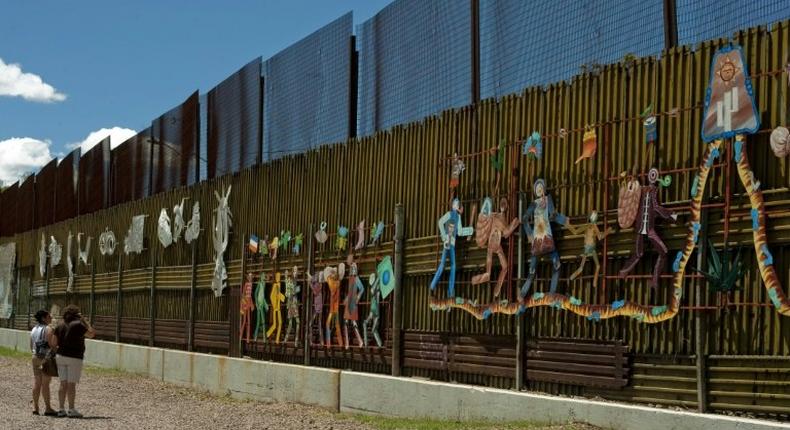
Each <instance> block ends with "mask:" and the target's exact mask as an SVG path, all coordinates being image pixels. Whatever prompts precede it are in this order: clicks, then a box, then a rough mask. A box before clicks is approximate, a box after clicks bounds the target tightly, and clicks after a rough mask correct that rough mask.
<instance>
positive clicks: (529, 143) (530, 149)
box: [521, 131, 543, 160]
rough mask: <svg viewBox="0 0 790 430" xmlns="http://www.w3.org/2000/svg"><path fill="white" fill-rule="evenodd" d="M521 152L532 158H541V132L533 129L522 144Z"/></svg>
mask: <svg viewBox="0 0 790 430" xmlns="http://www.w3.org/2000/svg"><path fill="white" fill-rule="evenodd" d="M521 154H522V155H526V156H527V158H528V159H530V160H540V159H541V158H542V157H543V143H542V142H541V139H540V133H538V132H537V131H533V132H532V134H531V135H530V136H529V137H528V138H527V140H525V141H524V144H523V145H522V146H521Z"/></svg>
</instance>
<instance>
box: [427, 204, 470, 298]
mask: <svg viewBox="0 0 790 430" xmlns="http://www.w3.org/2000/svg"><path fill="white" fill-rule="evenodd" d="M475 212H476V208H475V207H474V206H473V207H472V217H471V219H474V218H475ZM463 213H464V207H463V206H462V205H461V201H460V200H458V199H457V198H455V199H453V201H452V204H451V206H450V210H449V211H448V212H446V213H445V214H444V215H442V217H441V218H439V220H438V222H437V225H438V227H439V236H440V237H441V239H442V244H443V247H442V256H441V257H440V258H439V267H438V268H437V269H436V274H434V275H433V280H431V291H433V290H435V289H436V284H438V283H439V278H441V276H442V272H444V261H445V260H446V259H447V258H448V257H449V258H450V279H449V283H448V285H447V296H448V297H455V242H456V239H457V237H458V236H462V237H463V236H471V235H472V233H474V231H475V230H474V228H473V227H471V226H469V227H464V226H463V225H462V224H461V215H462V214H463Z"/></svg>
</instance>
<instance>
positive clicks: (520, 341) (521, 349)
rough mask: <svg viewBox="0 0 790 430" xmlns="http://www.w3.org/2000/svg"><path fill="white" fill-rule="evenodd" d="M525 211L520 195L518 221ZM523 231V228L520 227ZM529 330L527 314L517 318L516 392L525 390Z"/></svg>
mask: <svg viewBox="0 0 790 430" xmlns="http://www.w3.org/2000/svg"><path fill="white" fill-rule="evenodd" d="M523 211H524V198H523V195H522V194H521V193H519V194H518V219H521V216H522V214H523ZM519 230H521V227H519ZM523 242H524V235H523V234H521V232H520V231H519V235H518V245H517V246H518V253H517V254H516V256H517V257H516V258H517V259H518V261H517V262H516V279H518V281H517V282H516V289H518V288H519V286H518V283H519V282H520V281H521V278H522V276H523V275H524V273H523V271H524V265H523V260H524V259H523V255H522V248H523V245H524V243H523ZM526 329H527V325H526V313H522V314H521V315H519V316H518V317H516V383H515V384H514V386H515V389H516V390H521V389H523V388H524V380H525V378H524V374H525V368H524V366H525V365H526V345H525V344H526V341H525V338H526V336H525V331H526Z"/></svg>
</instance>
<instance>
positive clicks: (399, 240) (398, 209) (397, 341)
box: [392, 203, 404, 376]
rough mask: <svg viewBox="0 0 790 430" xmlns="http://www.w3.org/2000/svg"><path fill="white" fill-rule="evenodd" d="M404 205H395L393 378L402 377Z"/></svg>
mask: <svg viewBox="0 0 790 430" xmlns="http://www.w3.org/2000/svg"><path fill="white" fill-rule="evenodd" d="M403 221H404V220H403V205H402V204H400V203H398V204H397V205H395V240H394V247H395V261H394V264H393V270H394V272H395V273H394V275H395V291H394V294H393V296H392V376H400V375H401V367H402V363H401V332H402V330H403V324H402V322H401V314H402V312H401V302H402V297H403Z"/></svg>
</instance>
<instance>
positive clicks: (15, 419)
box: [0, 356, 592, 430]
mask: <svg viewBox="0 0 790 430" xmlns="http://www.w3.org/2000/svg"><path fill="white" fill-rule="evenodd" d="M31 388H32V371H31V369H30V362H29V360H27V359H25V358H20V357H6V356H0V429H76V428H79V429H89V430H90V429H135V430H140V429H177V430H182V429H212V430H216V429H233V430H240V429H256V430H267V429H271V430H274V429H278V430H279V429H321V430H344V429H376V428H387V429H390V428H431V429H433V428H439V429H444V428H448V429H449V428H451V429H459V428H479V427H478V426H476V425H470V426H466V425H463V424H458V423H455V424H449V423H447V424H444V423H434V424H433V425H431V424H428V425H427V426H424V425H423V424H422V423H419V422H412V423H410V422H408V421H402V420H393V421H391V422H390V421H387V419H378V418H376V419H370V418H364V417H353V416H348V415H343V414H335V413H331V412H329V411H326V410H324V409H320V408H316V407H310V406H304V405H298V404H292V403H265V402H253V401H239V400H234V399H230V398H226V397H216V396H211V395H208V394H206V393H203V392H199V391H195V390H190V389H185V388H180V387H176V386H172V385H169V384H164V383H162V382H159V381H155V380H153V379H149V378H145V377H142V376H136V375H131V374H126V373H121V372H116V371H106V370H100V369H87V370H86V371H85V372H83V375H82V380H81V382H80V384H79V385H78V386H77V402H76V407H77V409H78V410H79V411H80V412H82V413H83V414H84V415H85V418H83V419H81V420H76V419H69V418H53V417H44V416H34V415H32V411H33V406H32V401H31V392H30V390H31ZM51 390H52V405H53V407H54V408H55V409H57V379H53V381H52V383H51ZM43 410H44V405H43V403H42V404H41V411H42V412H43ZM434 425H436V427H434ZM484 428H489V429H490V428H497V427H488V426H484ZM501 428H509V429H513V428H529V429H540V430H549V429H551V430H561V429H579V430H587V429H592V427H588V426H584V425H568V426H550V427H543V426H538V427H531V426H527V427H520V426H503V427H501Z"/></svg>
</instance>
